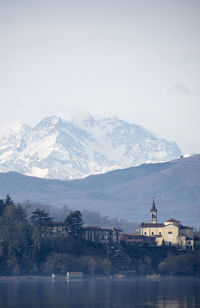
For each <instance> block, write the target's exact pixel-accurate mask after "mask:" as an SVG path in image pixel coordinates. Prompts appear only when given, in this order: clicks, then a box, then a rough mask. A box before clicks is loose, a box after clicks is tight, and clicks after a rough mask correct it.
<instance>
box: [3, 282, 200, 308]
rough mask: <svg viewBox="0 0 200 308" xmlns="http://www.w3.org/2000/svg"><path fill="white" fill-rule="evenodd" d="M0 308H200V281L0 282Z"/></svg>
mask: <svg viewBox="0 0 200 308" xmlns="http://www.w3.org/2000/svg"><path fill="white" fill-rule="evenodd" d="M0 307H3V308H6V307H20V308H24V307H26V308H31V307H37V308H44V307H45V308H49V307H59V308H62V307H77V308H82V307H83V308H86V307H103V308H110V307H116V308H120V307H155V308H157V307H159V308H190V307H194V308H195V307H200V280H193V279H183V280H181V279H178V278H174V279H161V280H160V281H149V280H144V279H143V280H142V279H139V280H123V281H122V280H115V281H113V280H83V281H69V282H67V281H64V280H57V281H50V280H25V279H24V280H21V279H20V280H17V279H16V280H9V281H8V280H1V281H0Z"/></svg>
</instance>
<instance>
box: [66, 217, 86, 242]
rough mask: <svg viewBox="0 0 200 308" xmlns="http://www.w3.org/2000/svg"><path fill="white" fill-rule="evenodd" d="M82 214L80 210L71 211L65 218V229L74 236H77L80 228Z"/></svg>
mask: <svg viewBox="0 0 200 308" xmlns="http://www.w3.org/2000/svg"><path fill="white" fill-rule="evenodd" d="M82 225H83V221H82V214H81V212H80V211H74V212H71V213H70V214H69V215H68V216H67V218H66V219H65V226H66V230H67V231H68V232H69V234H71V235H72V236H74V237H78V236H79V235H80V233H81V230H82Z"/></svg>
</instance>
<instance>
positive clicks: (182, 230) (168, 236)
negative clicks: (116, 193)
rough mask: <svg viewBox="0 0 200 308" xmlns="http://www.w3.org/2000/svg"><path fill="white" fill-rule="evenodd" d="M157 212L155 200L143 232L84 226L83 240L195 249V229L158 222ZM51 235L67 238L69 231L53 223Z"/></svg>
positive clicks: (169, 220) (172, 223)
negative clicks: (126, 232) (149, 218)
mask: <svg viewBox="0 0 200 308" xmlns="http://www.w3.org/2000/svg"><path fill="white" fill-rule="evenodd" d="M157 212H158V210H157V209H156V206H155V201H154V200H153V204H152V208H151V210H150V213H151V221H150V222H147V223H143V222H142V223H141V232H140V234H139V233H136V234H133V233H129V234H125V233H122V230H120V229H117V228H114V227H112V228H110V229H109V228H103V227H100V226H83V227H82V230H81V235H80V236H81V238H82V239H84V240H86V241H92V242H97V243H100V244H104V245H116V244H120V242H124V243H126V244H129V245H130V244H139V245H144V244H147V245H150V246H152V247H153V246H154V247H155V246H162V245H168V246H174V247H176V248H178V249H182V250H193V249H194V232H193V228H192V227H189V226H183V225H182V224H181V222H180V221H179V220H176V219H174V218H171V219H168V220H166V221H165V222H164V223H158V222H157ZM51 234H52V235H53V236H57V235H62V236H67V235H68V231H67V229H66V224H65V223H64V222H52V224H51Z"/></svg>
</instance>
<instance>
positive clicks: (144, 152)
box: [0, 116, 181, 179]
mask: <svg viewBox="0 0 200 308" xmlns="http://www.w3.org/2000/svg"><path fill="white" fill-rule="evenodd" d="M180 155H181V151H180V149H179V148H178V146H177V145H176V143H175V142H168V141H166V140H164V139H159V138H157V137H155V136H154V135H153V134H152V133H151V132H149V131H147V130H146V129H144V128H143V127H142V126H138V125H134V124H131V123H128V122H126V121H123V120H120V119H118V118H116V117H105V118H97V117H92V116H90V117H88V118H85V119H84V120H70V121H66V120H63V119H61V118H59V117H56V116H52V117H48V118H45V119H43V120H42V121H41V122H39V123H38V124H37V125H36V126H35V127H33V128H31V127H29V126H28V125H26V124H23V123H21V122H17V123H16V124H15V125H14V126H13V127H9V128H3V129H1V130H0V172H8V171H17V172H20V173H23V174H25V175H31V176H37V177H43V178H57V179H76V178H82V177H85V176H87V175H91V174H97V173H104V172H107V171H110V170H114V169H121V168H127V167H131V166H137V165H139V164H142V163H145V162H160V161H167V160H171V159H174V158H177V157H179V156H180Z"/></svg>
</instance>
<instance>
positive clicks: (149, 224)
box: [141, 222, 165, 228]
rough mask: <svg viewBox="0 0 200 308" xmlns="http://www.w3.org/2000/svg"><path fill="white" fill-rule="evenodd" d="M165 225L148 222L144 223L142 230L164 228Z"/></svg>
mask: <svg viewBox="0 0 200 308" xmlns="http://www.w3.org/2000/svg"><path fill="white" fill-rule="evenodd" d="M164 226H165V225H164V224H163V223H148V222H142V223H141V228H148V227H150V228H151V227H152V228H163V227H164Z"/></svg>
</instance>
